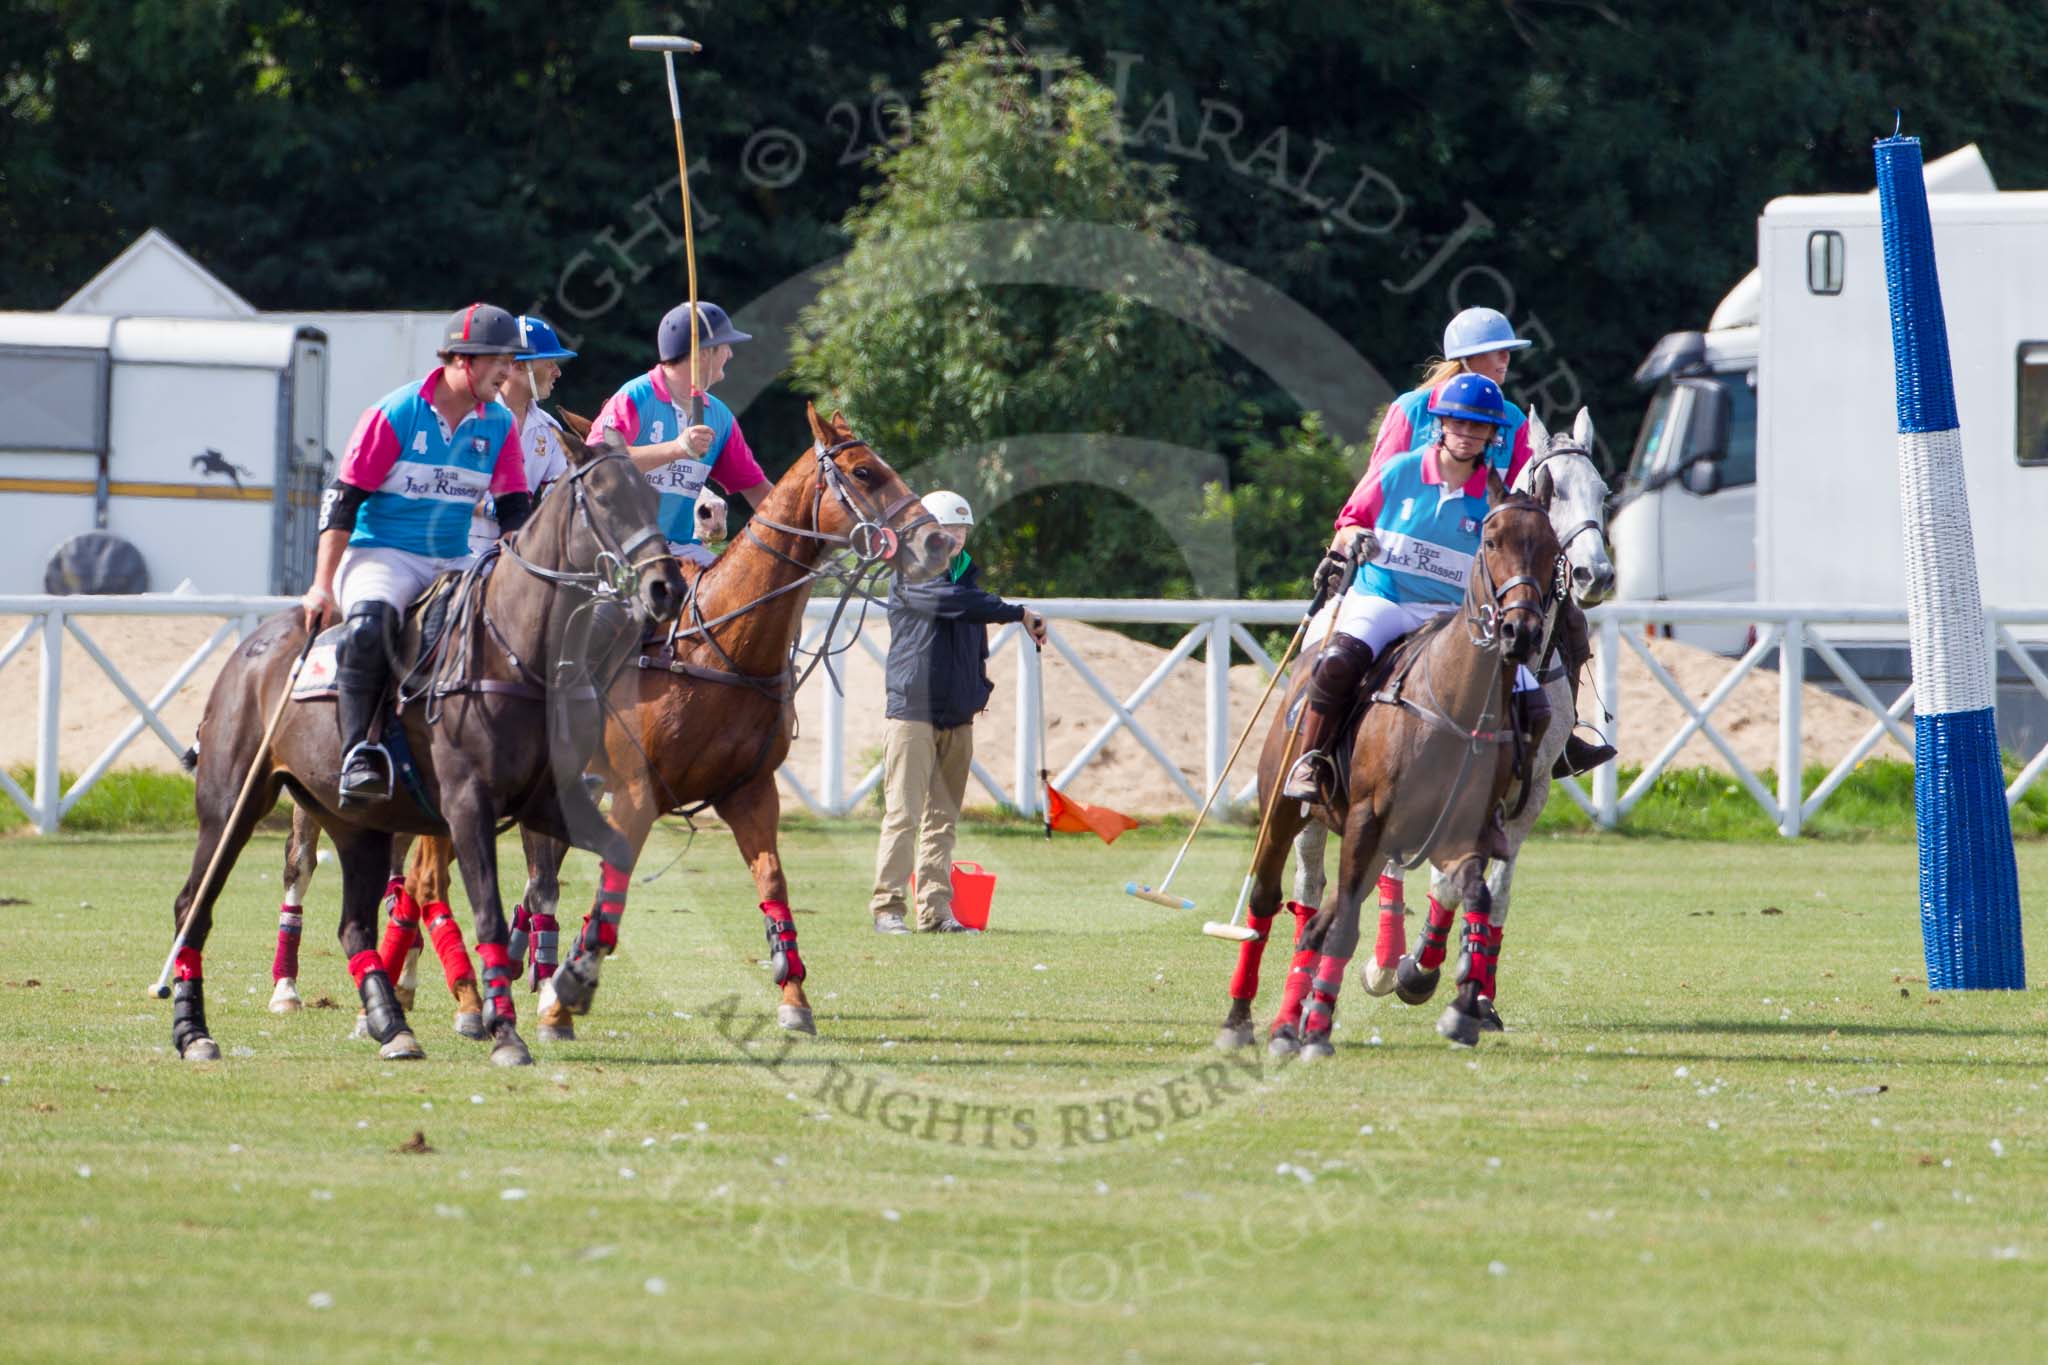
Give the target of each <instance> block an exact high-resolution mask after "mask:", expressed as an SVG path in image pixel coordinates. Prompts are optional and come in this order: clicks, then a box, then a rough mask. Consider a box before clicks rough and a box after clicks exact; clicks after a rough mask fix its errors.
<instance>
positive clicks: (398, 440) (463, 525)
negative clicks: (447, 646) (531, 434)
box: [302, 303, 533, 806]
mask: <svg viewBox="0 0 2048 1365" xmlns="http://www.w3.org/2000/svg"><path fill="white" fill-rule="evenodd" d="M523 350H524V348H523V346H522V345H521V342H520V338H519V326H518V324H517V323H516V322H515V321H514V320H513V318H512V315H511V314H510V313H508V312H506V311H505V310H504V309H502V308H495V307H493V306H491V305H490V304H488V303H473V304H471V305H470V306H469V307H467V308H465V309H463V310H462V311H461V312H459V313H456V314H455V315H454V316H453V317H451V318H450V319H449V320H448V325H447V328H446V329H445V330H444V332H443V334H442V339H441V349H440V352H439V357H440V360H441V364H440V367H439V368H437V369H435V370H434V371H433V372H432V373H431V374H429V375H428V376H427V377H426V378H425V379H424V380H423V381H421V382H420V383H418V384H407V385H406V386H404V387H403V388H400V389H395V390H393V391H392V392H391V393H389V394H387V395H385V397H384V398H383V399H381V400H380V401H379V402H378V403H377V404H376V405H375V406H374V407H372V408H370V409H369V410H368V411H367V412H365V413H364V414H363V416H362V420H361V421H359V422H357V423H356V429H355V434H354V435H353V436H351V437H349V443H348V450H347V452H346V453H344V454H343V456H342V457H341V470H340V472H339V473H338V474H337V475H336V477H335V480H334V482H333V483H332V484H331V485H329V486H328V488H327V491H326V493H325V494H324V495H323V496H322V498H321V500H320V542H319V550H318V554H317V556H316V560H315V566H314V570H313V586H312V587H310V588H308V589H306V595H305V598H304V600H303V603H302V605H303V606H304V608H305V613H306V628H307V629H308V630H318V629H319V628H320V627H321V625H322V624H323V623H324V622H325V620H326V618H327V617H328V615H329V614H330V609H332V610H333V611H336V612H339V614H340V615H341V617H342V619H343V621H344V623H345V624H346V625H347V627H348V630H347V632H346V634H345V636H344V638H343V641H342V647H341V657H340V660H339V666H338V667H337V669H336V676H335V683H336V687H337V696H336V699H335V700H336V710H337V711H338V712H339V720H340V723H341V736H342V754H343V759H342V769H341V783H340V787H341V804H342V805H343V806H351V805H356V804H362V803H368V802H373V801H381V800H386V799H388V798H389V797H390V795H391V778H392V772H391V757H390V755H389V754H387V753H385V752H384V750H383V747H382V746H381V745H372V744H370V743H369V742H368V738H369V733H370V723H371V721H372V719H373V718H374V716H375V714H376V708H377V704H378V702H379V700H380V699H381V698H382V696H383V693H384V687H385V684H386V683H387V682H388V681H389V680H390V676H391V649H392V647H393V646H394V645H395V643H396V642H397V639H398V632H399V614H400V613H401V612H403V611H404V610H405V608H406V607H407V606H409V605H410V604H411V603H412V601H413V599H414V598H416V597H418V596H419V594H420V593H421V592H422V591H423V590H425V588H426V587H427V585H428V584H430V583H432V582H433V581H434V579H435V577H436V576H437V575H439V574H440V573H441V571H442V570H444V569H453V568H461V567H462V566H464V565H466V564H467V563H468V562H469V559H470V552H469V526H470V520H471V518H472V517H474V516H475V514H476V510H477V505H478V504H479V503H480V502H482V501H483V499H484V497H485V495H486V494H488V495H490V497H491V498H492V499H493V500H494V501H495V503H496V508H497V518H498V524H499V527H500V528H501V530H502V531H504V532H510V531H515V530H517V529H518V528H519V527H520V526H521V525H522V524H523V523H524V522H525V520H526V518H527V515H528V514H529V513H530V512H531V510H532V506H533V502H532V498H531V496H530V495H529V494H528V492H527V489H526V470H525V468H524V464H525V461H524V458H523V455H522V452H521V450H520V447H519V433H518V429H517V425H516V423H515V422H514V421H513V417H512V413H511V411H510V410H509V409H507V408H506V407H505V406H504V405H503V404H501V403H497V402H495V401H493V400H494V399H496V398H497V396H498V391H499V390H500V389H501V388H503V387H504V384H505V380H506V379H507V378H508V377H509V376H510V375H511V373H512V365H513V360H514V357H515V356H518V355H520V354H521V353H522V352H523ZM337 592H338V593H339V596H338V597H337Z"/></svg>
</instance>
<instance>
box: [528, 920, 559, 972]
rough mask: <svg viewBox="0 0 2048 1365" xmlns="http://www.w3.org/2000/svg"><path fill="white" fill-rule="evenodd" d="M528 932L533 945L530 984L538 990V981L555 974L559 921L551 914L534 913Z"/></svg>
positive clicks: (557, 956)
mask: <svg viewBox="0 0 2048 1365" xmlns="http://www.w3.org/2000/svg"><path fill="white" fill-rule="evenodd" d="M528 933H529V937H528V941H529V942H530V943H532V945H533V977H532V982H531V984H532V987H533V989H534V990H539V989H540V983H541V982H543V981H545V980H547V979H548V978H549V977H551V976H553V975H554V974H555V964H556V963H557V962H558V961H560V960H561V959H560V956H559V954H560V952H561V948H560V944H561V941H562V940H561V922H560V921H559V920H557V919H556V918H555V917H554V916H553V915H535V916H534V917H533V919H532V921H531V926H530V928H529V931H528Z"/></svg>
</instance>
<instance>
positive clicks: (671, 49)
mask: <svg viewBox="0 0 2048 1365" xmlns="http://www.w3.org/2000/svg"><path fill="white" fill-rule="evenodd" d="M626 46H628V47H630V48H632V49H633V50H634V51H635V52H659V53H660V54H661V60H662V64H663V65H665V66H666V67H667V68H668V112H669V118H670V119H671V120H672V121H673V122H674V124H675V129H676V180H677V183H678V184H679V185H680V187H681V189H682V192H683V260H684V262H685V264H686V265H687V266H688V268H689V272H690V425H691V426H693V427H696V426H702V425H703V424H704V396H703V393H702V391H701V389H702V381H701V380H700V379H699V377H698V370H697V330H698V321H697V239H696V237H695V235H694V234H693V233H692V232H691V231H690V160H689V158H688V157H687V156H685V155H684V153H683V102H682V100H681V98H680V97H678V96H677V94H676V54H677V53H678V52H681V53H684V54H686V55H689V56H695V55H696V54H697V53H699V52H702V51H703V50H704V44H702V43H699V42H696V41H693V40H692V39H689V38H681V37H676V36H674V35H672V34H662V33H636V34H634V35H633V36H632V37H630V38H628V39H627V40H626Z"/></svg>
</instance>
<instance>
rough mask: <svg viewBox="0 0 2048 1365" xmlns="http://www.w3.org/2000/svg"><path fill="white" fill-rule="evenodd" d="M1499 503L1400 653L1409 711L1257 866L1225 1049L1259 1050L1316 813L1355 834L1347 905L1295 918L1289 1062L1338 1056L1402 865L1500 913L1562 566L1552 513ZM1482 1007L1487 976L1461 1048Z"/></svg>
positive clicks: (1334, 901) (1279, 725)
mask: <svg viewBox="0 0 2048 1365" xmlns="http://www.w3.org/2000/svg"><path fill="white" fill-rule="evenodd" d="M1487 502H1488V504H1489V507H1488V511H1487V513H1486V516H1485V519H1484V520H1483V521H1482V523H1481V528H1480V531H1481V539H1480V547H1479V553H1478V554H1477V555H1476V556H1474V558H1473V562H1472V571H1471V573H1470V575H1469V576H1468V577H1467V580H1466V584H1465V600H1464V603H1463V605H1462V607H1461V608H1460V609H1459V610H1457V611H1455V612H1446V613H1444V615H1443V616H1441V617H1440V618H1438V620H1437V621H1436V622H1434V623H1432V624H1430V625H1428V626H1425V627H1423V628H1422V629H1421V630H1419V631H1417V632H1416V633H1415V634H1414V635H1413V636H1411V637H1409V639H1408V641H1407V642H1405V643H1404V644H1401V645H1398V646H1396V647H1395V648H1393V649H1390V650H1389V651H1388V658H1389V660H1390V661H1391V664H1390V667H1391V670H1392V675H1393V678H1394V679H1396V680H1397V684H1396V685H1397V687H1398V693H1397V695H1398V702H1396V701H1394V700H1387V701H1377V700H1376V701H1375V703H1374V704H1373V705H1371V706H1369V707H1367V709H1366V711H1365V713H1364V716H1363V717H1362V718H1361V719H1360V721H1359V723H1358V727H1357V739H1356V742H1355V744H1354V747H1353V750H1352V755H1351V765H1350V770H1349V780H1348V781H1347V782H1345V783H1342V784H1339V790H1336V791H1334V792H1329V793H1327V794H1326V799H1325V800H1324V801H1322V802H1317V803H1314V804H1313V805H1310V803H1303V802H1294V801H1285V800H1282V801H1280V803H1279V806H1278V808H1277V809H1274V810H1272V811H1271V813H1270V817H1269V819H1268V821H1267V823H1266V826H1265V829H1264V832H1263V833H1262V834H1261V836H1260V838H1259V841H1258V843H1257V844H1256V846H1255V847H1254V848H1253V850H1252V883H1253V885H1252V894H1251V902H1250V925H1251V928H1252V930H1253V932H1254V933H1255V934H1256V935H1257V937H1256V938H1255V939H1252V940H1251V941H1248V942H1245V943H1242V944H1240V945H1239V948H1238V962H1237V970H1236V973H1235V974H1234V975H1233V976H1232V977H1231V983H1230V1012H1229V1014H1228V1015H1227V1016H1226V1017H1225V1019H1224V1021H1223V1027H1222V1030H1221V1032H1220V1033H1219V1034H1218V1036H1217V1046H1218V1047H1222V1048H1238V1047H1244V1046H1247V1045H1249V1044H1250V1043H1251V1042H1252V1021H1251V1006H1252V1000H1253V999H1254V997H1256V996H1257V994H1258V988H1259V961H1260V958H1261V957H1262V956H1263V955H1264V952H1265V946H1266V936H1267V934H1268V932H1269V931H1270V930H1271V929H1272V925H1273V920H1274V917H1275V915H1276V914H1277V912H1278V911H1279V908H1280V873H1281V869H1282V868H1283V866H1284V865H1285V863H1286V861H1287V850H1288V846H1289V845H1290V844H1291V843H1293V841H1294V838H1295V836H1296V835H1297V834H1298V833H1300V831H1301V829H1302V827H1303V826H1304V825H1305V824H1306V823H1307V821H1308V820H1309V818H1310V813H1312V814H1313V815H1314V817H1315V818H1319V819H1321V820H1323V821H1325V822H1326V823H1328V824H1329V825H1330V826H1332V827H1333V828H1336V829H1339V830H1341V831H1342V833H1343V836H1344V842H1343V853H1342V856H1341V858H1340V860H1339V864H1338V875H1337V886H1336V889H1335V894H1334V895H1333V896H1331V897H1329V898H1327V899H1326V900H1325V901H1324V903H1323V905H1322V907H1321V908H1320V909H1317V910H1314V911H1313V912H1311V910H1310V908H1309V907H1305V906H1301V905H1298V904H1297V905H1293V906H1291V907H1290V908H1291V909H1292V910H1293V911H1294V914H1295V918H1296V932H1295V938H1294V962H1293V965H1292V968H1291V970H1290V971H1289V973H1288V977H1287V985H1286V990H1285V993H1284V994H1283V996H1282V999H1281V1005H1280V1012H1279V1014H1278V1016H1277V1017H1276V1018H1275V1019H1274V1021H1273V1024H1272V1028H1271V1031H1270V1041H1269V1048H1270V1050H1271V1051H1273V1052H1274V1053H1275V1054H1277V1055H1285V1054H1288V1053H1291V1052H1294V1051H1297V1050H1298V1051H1299V1052H1300V1053H1301V1055H1302V1056H1303V1057H1309V1058H1313V1057H1327V1056H1330V1055H1331V1053H1332V1051H1333V1048H1332V1046H1331V1043H1330V1028H1331V1025H1332V1023H1333V1022H1334V1016H1335V1013H1336V1007H1337V993H1338V990H1339V988H1340V987H1341V986H1342V984H1343V978H1344V966H1345V964H1346V963H1347V962H1349V961H1350V960H1351V955H1352V953H1353V952H1354V951H1355V950H1356V948H1357V945H1358V937H1359V907H1360V904H1361V902H1362V901H1363V899H1364V896H1365V893H1366V891H1367V890H1368V889H1369V888H1370V887H1371V886H1372V884H1373V881H1374V877H1375V875H1376V874H1377V873H1378V871H1379V869H1380V867H1381V866H1382V865H1383V864H1384V863H1386V862H1387V861H1388V860H1389V859H1392V860H1395V861H1397V862H1400V863H1403V864H1405V865H1407V866H1411V867H1412V866H1415V865H1417V864H1419V863H1421V862H1422V861H1424V860H1425V859H1427V860H1428V861H1429V862H1431V863H1433V864H1434V865H1435V866H1436V867H1437V868H1439V869H1442V870H1443V871H1444V872H1445V874H1446V876H1447V878H1448V879H1449V880H1451V881H1453V882H1455V883H1456V884H1457V886H1458V888H1459V891H1460V893H1461V895H1462V897H1463V900H1464V904H1465V906H1466V907H1467V908H1468V909H1472V910H1476V911H1479V912H1481V913H1484V912H1485V911H1486V908H1487V899H1488V895H1489V893H1488V891H1487V887H1486V882H1485V878H1484V876H1483V873H1484V871H1485V865H1486V858H1485V855H1484V854H1483V853H1482V852H1481V849H1482V848H1483V847H1484V845H1485V843H1486V839H1485V834H1486V831H1487V829H1488V825H1489V822H1490V819H1491V816H1492V812H1493V809H1494V807H1495V806H1496V805H1497V804H1498V803H1499V801H1500V800H1501V798H1502V796H1503V795H1504V794H1505V793H1506V791H1507V790H1508V787H1509V786H1510V784H1511V782H1512V781H1513V779H1514V777H1515V772H1514V767H1515V764H1514V759H1515V755H1516V753H1517V751H1518V750H1521V751H1526V749H1527V747H1528V746H1527V744H1526V743H1524V744H1517V743H1516V742H1515V738H1516V737H1515V735H1514V733H1513V728H1512V721H1511V720H1509V719H1508V717H1509V716H1511V714H1512V711H1511V708H1510V701H1509V699H1510V695H1511V691H1512V689H1513V687H1514V679H1515V669H1516V667H1517V666H1518V665H1520V664H1522V663H1524V662H1526V661H1527V659H1528V658H1529V657H1530V656H1531V655H1533V653H1534V652H1535V650H1536V648H1537V647H1538V645H1539V644H1540V643H1541V641H1542V638H1543V635H1544V632H1545V627H1546V625H1547V622H1548V618H1549V615H1550V610H1551V607H1552V604H1553V597H1552V594H1553V592H1554V587H1555V583H1556V580H1557V561H1558V557H1559V555H1560V553H1561V551H1560V550H1559V548H1558V540H1557V534H1556V532H1554V531H1553V530H1552V529H1551V525H1550V519H1549V516H1548V515H1547V514H1546V513H1545V511H1544V509H1543V507H1542V506H1541V504H1539V503H1537V502H1536V501H1535V500H1534V499H1531V498H1527V497H1523V496H1520V495H1514V496H1510V495H1509V494H1508V492H1507V490H1506V489H1505V488H1503V487H1502V486H1501V482H1500V476H1499V475H1498V474H1491V475H1489V477H1488V480H1487ZM1308 672H1309V670H1307V669H1303V670H1302V671H1301V676H1300V678H1299V679H1298V680H1297V681H1295V682H1294V683H1293V684H1292V685H1291V686H1290V687H1289V689H1288V691H1289V697H1288V704H1287V705H1285V706H1283V707H1282V708H1281V710H1280V712H1279V714H1278V715H1277V716H1275V718H1274V720H1273V724H1272V728H1271V729H1270V730H1269V731H1268V732H1267V735H1266V745H1265V749H1264V751H1263V752H1262V753H1261V755H1260V759H1259V793H1260V800H1261V802H1262V803H1263V802H1269V801H1272V800H1274V799H1275V798H1274V795H1273V793H1274V792H1275V789H1276V787H1277V786H1278V784H1279V783H1281V782H1282V781H1284V780H1285V777H1286V774H1287V770H1288V768H1289V767H1290V766H1291V765H1292V763H1293V761H1294V758H1295V754H1294V739H1295V727H1294V725H1293V724H1292V723H1291V720H1292V717H1293V714H1294V712H1295V709H1296V708H1297V707H1299V706H1301V705H1302V704H1304V701H1303V696H1302V694H1303V693H1305V691H1306V689H1307V683H1308ZM1387 672H1388V667H1387V666H1383V667H1381V668H1376V669H1374V670H1373V675H1372V678H1371V679H1370V680H1369V682H1368V685H1369V686H1374V687H1379V686H1382V685H1383V682H1382V680H1383V678H1384V677H1385V675H1386V674H1387ZM1304 807H1307V808H1308V811H1307V812H1305V810H1304ZM1477 992H1478V981H1477V977H1476V974H1474V975H1473V976H1472V977H1471V979H1467V980H1465V981H1464V982H1463V984H1462V985H1461V988H1460V991H1459V994H1458V997H1457V999H1456V1000H1455V1001H1454V1002H1453V1003H1452V1005H1451V1006H1450V1008H1449V1010H1447V1011H1446V1013H1445V1022H1446V1024H1450V1023H1452V1022H1453V1021H1452V1015H1453V1013H1455V1014H1456V1015H1457V1019H1456V1021H1455V1022H1456V1032H1455V1034H1453V1035H1452V1039H1453V1041H1454V1042H1460V1043H1466V1044H1469V1043H1472V1042H1474V1041H1476V1040H1477V1039H1478V1036H1479V1022H1480V1016H1479V1012H1478V1011H1479V1007H1478V1003H1477ZM1305 999H1306V1002H1307V1008H1306V1011H1305V1012H1304V1008H1303V1005H1304V1000H1305ZM1440 1027H1441V1026H1440ZM1446 1032H1447V1033H1449V1032H1450V1031H1449V1030H1448V1029H1447V1030H1446Z"/></svg>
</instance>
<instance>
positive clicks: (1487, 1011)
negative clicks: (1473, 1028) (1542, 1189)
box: [1479, 995, 1508, 1033]
mask: <svg viewBox="0 0 2048 1365" xmlns="http://www.w3.org/2000/svg"><path fill="white" fill-rule="evenodd" d="M1479 1028H1480V1031H1481V1032H1484V1033H1506V1032H1507V1031H1508V1026H1507V1024H1506V1023H1505V1022H1503V1021H1502V1019H1501V1017H1500V1011H1499V1010H1497V1009H1495V1008H1494V1007H1493V1001H1491V1000H1489V999H1487V998H1486V997H1485V996H1483V995H1482V996H1480V997H1479Z"/></svg>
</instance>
